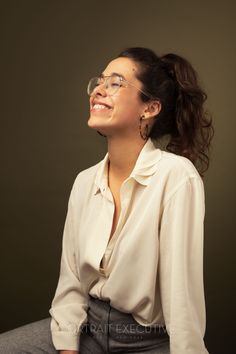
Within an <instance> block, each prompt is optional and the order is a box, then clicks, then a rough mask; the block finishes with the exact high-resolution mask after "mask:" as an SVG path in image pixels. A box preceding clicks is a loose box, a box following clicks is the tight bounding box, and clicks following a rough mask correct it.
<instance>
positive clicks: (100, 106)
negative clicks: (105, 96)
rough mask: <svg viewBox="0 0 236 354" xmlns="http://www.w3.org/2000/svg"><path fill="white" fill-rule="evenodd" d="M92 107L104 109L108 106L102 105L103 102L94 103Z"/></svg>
mask: <svg viewBox="0 0 236 354" xmlns="http://www.w3.org/2000/svg"><path fill="white" fill-rule="evenodd" d="M93 108H95V109H104V108H108V107H107V106H104V105H103V104H99V103H96V104H95V105H94V106H93Z"/></svg>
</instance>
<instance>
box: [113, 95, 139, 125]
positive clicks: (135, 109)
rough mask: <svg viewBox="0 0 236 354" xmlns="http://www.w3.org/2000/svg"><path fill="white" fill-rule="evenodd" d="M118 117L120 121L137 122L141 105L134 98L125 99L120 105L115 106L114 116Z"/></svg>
mask: <svg viewBox="0 0 236 354" xmlns="http://www.w3.org/2000/svg"><path fill="white" fill-rule="evenodd" d="M115 115H119V118H120V119H122V120H125V121H126V120H127V119H128V120H133V121H137V120H139V117H140V116H141V104H140V102H139V101H137V99H136V98H132V97H125V98H124V99H122V102H121V103H118V102H117V104H115V109H114V116H115Z"/></svg>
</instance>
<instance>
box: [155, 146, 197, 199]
mask: <svg viewBox="0 0 236 354" xmlns="http://www.w3.org/2000/svg"><path fill="white" fill-rule="evenodd" d="M161 152H162V156H161V159H160V161H159V166H158V170H157V173H156V178H157V179H159V182H160V184H161V185H162V187H163V188H162V190H163V193H164V196H163V201H164V203H166V202H167V201H168V200H169V199H170V198H171V197H172V196H173V195H175V193H176V192H177V191H180V190H185V191H186V193H187V194H188V193H190V194H192V192H193V191H197V192H200V193H201V194H204V183H203V180H202V177H201V176H200V174H199V172H198V170H197V169H196V167H195V166H194V164H193V163H192V161H190V160H189V159H188V158H186V157H184V156H180V155H176V154H174V153H171V152H168V151H165V150H161Z"/></svg>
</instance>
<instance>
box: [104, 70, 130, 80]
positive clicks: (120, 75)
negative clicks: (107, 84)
mask: <svg viewBox="0 0 236 354" xmlns="http://www.w3.org/2000/svg"><path fill="white" fill-rule="evenodd" d="M113 75H117V76H119V77H122V79H124V80H126V78H125V77H124V75H122V74H119V73H115V72H113V73H111V74H110V75H108V76H113ZM104 76H106V75H104V74H103V73H102V74H100V77H104Z"/></svg>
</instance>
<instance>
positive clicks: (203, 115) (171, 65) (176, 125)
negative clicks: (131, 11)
mask: <svg viewBox="0 0 236 354" xmlns="http://www.w3.org/2000/svg"><path fill="white" fill-rule="evenodd" d="M118 57H125V58H130V59H132V60H134V61H135V62H136V63H137V64H138V66H139V72H138V74H137V78H138V79H139V80H140V81H141V83H142V85H143V87H142V88H143V90H144V91H145V92H147V93H148V94H150V95H151V96H152V97H153V98H158V99H159V100H160V101H161V105H162V109H161V111H160V113H159V114H158V116H157V119H155V122H154V124H153V126H152V129H151V131H150V133H149V137H150V138H152V139H156V140H158V139H159V138H161V137H163V136H165V135H166V136H167V135H169V141H168V144H167V146H166V150H167V151H169V152H173V153H175V154H178V155H182V156H185V157H187V158H188V159H189V160H191V161H192V163H193V164H194V165H195V166H196V168H197V169H198V171H199V174H200V175H201V177H203V173H204V172H205V171H206V170H207V169H208V167H209V151H210V144H211V140H212V138H213V135H214V128H213V126H212V118H211V117H210V115H209V114H208V113H207V112H206V111H205V109H204V102H205V101H206V98H207V95H206V93H205V92H204V91H203V90H202V89H201V87H200V86H199V83H198V77H197V73H196V71H195V70H194V68H193V67H192V65H191V64H190V63H189V61H187V60H186V59H184V58H183V57H181V56H179V55H176V54H166V55H162V56H158V55H156V54H155V53H154V52H153V51H152V50H150V49H147V48H141V47H136V48H128V49H125V50H124V51H122V52H121V53H120V54H119V55H118ZM140 96H141V99H142V101H144V102H146V101H148V100H150V99H151V98H150V97H148V96H146V95H144V94H143V93H140Z"/></svg>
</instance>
